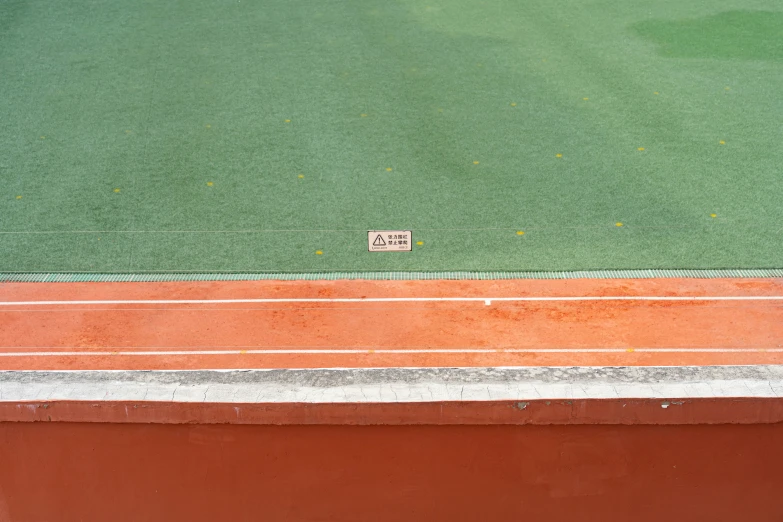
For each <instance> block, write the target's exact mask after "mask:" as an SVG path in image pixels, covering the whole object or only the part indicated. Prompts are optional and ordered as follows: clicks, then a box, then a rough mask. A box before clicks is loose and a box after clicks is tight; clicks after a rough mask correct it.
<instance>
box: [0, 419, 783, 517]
mask: <svg viewBox="0 0 783 522" xmlns="http://www.w3.org/2000/svg"><path fill="white" fill-rule="evenodd" d="M0 520H2V521H5V520H13V521H71V520H73V521H76V520H84V521H93V520H95V521H113V522H119V521H124V520H129V521H130V520H134V521H139V520H160V521H166V522H172V521H199V520H205V521H206V520H209V521H239V520H253V521H258V520H270V521H303V520H308V521H316V520H317V521H372V522H382V521H405V522H410V521H418V520H422V521H428V522H438V521H449V522H453V521H463V520H464V521H493V522H495V521H506V520H508V521H515V522H518V521H539V520H540V521H547V522H556V521H561V520H563V521H565V520H568V521H569V522H575V521H596V522H612V521H624V522H625V521H634V522H641V521H647V520H649V521H655V522H674V521H679V520H683V521H686V520H687V521H689V522H693V521H723V520H726V521H729V520H730V521H732V522H735V521H743V522H746V521H747V522H751V521H775V522H780V521H781V520H783V424H757V425H742V426H736V425H712V426H710V425H697V426H654V425H637V426H596V425H580V426H369V427H360V426H280V427H277V426H239V425H164V424H100V423H93V424H87V423H85V424H80V423H44V422H36V423H30V422H22V423H0Z"/></svg>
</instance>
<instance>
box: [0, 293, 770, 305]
mask: <svg viewBox="0 0 783 522" xmlns="http://www.w3.org/2000/svg"><path fill="white" fill-rule="evenodd" d="M492 301H500V302H515V301H521V302H524V301H532V302H541V301H575V302H580V301H783V296H779V295H754V296H747V295H733V296H641V295H634V296H628V295H618V296H553V297H543V296H538V297H527V296H522V297H335V298H309V297H285V298H258V299H110V300H76V301H0V306H42V305H46V306H59V305H124V304H139V305H147V304H232V303H397V302H402V303H417V302H435V303H437V302H483V303H484V304H491V303H492Z"/></svg>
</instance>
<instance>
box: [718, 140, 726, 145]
mask: <svg viewBox="0 0 783 522" xmlns="http://www.w3.org/2000/svg"><path fill="white" fill-rule="evenodd" d="M718 143H720V144H721V145H726V142H725V141H723V140H720V141H719V142H718Z"/></svg>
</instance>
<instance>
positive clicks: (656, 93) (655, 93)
mask: <svg viewBox="0 0 783 522" xmlns="http://www.w3.org/2000/svg"><path fill="white" fill-rule="evenodd" d="M653 94H654V95H656V96H658V95H659V94H661V93H659V92H658V91H655V92H654V93H653Z"/></svg>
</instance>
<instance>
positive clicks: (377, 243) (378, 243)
mask: <svg viewBox="0 0 783 522" xmlns="http://www.w3.org/2000/svg"><path fill="white" fill-rule="evenodd" d="M372 246H386V241H384V240H383V238H382V237H381V235H380V234H378V237H376V238H375V241H373V242H372Z"/></svg>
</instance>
